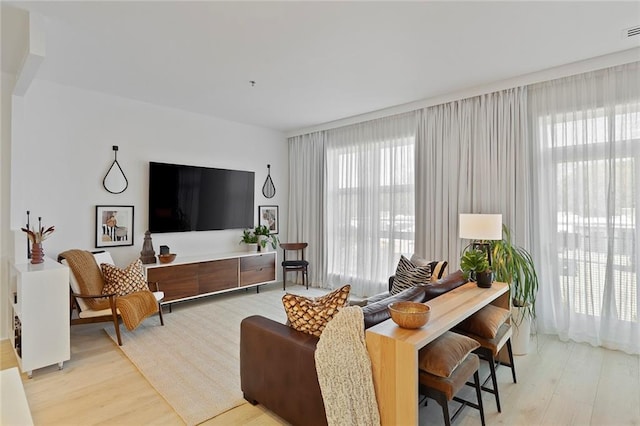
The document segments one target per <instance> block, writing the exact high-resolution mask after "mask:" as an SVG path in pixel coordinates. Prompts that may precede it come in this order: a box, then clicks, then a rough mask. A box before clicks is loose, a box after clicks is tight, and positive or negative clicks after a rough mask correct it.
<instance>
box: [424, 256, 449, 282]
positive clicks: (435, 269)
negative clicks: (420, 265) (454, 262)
mask: <svg viewBox="0 0 640 426" xmlns="http://www.w3.org/2000/svg"><path fill="white" fill-rule="evenodd" d="M429 266H431V281H438V280H439V279H440V278H444V277H446V276H447V267H448V266H449V262H447V261H446V260H440V261H438V260H435V261H433V262H431V263H429Z"/></svg>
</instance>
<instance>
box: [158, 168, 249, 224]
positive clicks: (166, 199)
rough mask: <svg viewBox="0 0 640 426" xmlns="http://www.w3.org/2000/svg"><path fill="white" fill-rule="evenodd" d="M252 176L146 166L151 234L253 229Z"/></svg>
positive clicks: (210, 169)
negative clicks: (147, 170) (147, 168)
mask: <svg viewBox="0 0 640 426" xmlns="http://www.w3.org/2000/svg"><path fill="white" fill-rule="evenodd" d="M254 183H255V173H254V172H247V171H241V170H225V169H213V168H208V167H197V166H182V165H177V164H165V163H155V162H150V163H149V231H151V233H162V232H184V231H211V230H219V229H240V228H253V223H254V220H253V219H254V211H253V209H254V205H253V199H254V193H255V191H254Z"/></svg>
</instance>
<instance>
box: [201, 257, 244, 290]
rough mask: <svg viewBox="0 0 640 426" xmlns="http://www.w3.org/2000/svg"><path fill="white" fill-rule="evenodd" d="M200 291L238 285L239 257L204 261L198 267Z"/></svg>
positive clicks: (224, 288)
mask: <svg viewBox="0 0 640 426" xmlns="http://www.w3.org/2000/svg"><path fill="white" fill-rule="evenodd" d="M198 284H199V288H200V293H212V292H214V291H219V290H227V289H230V288H235V287H238V259H225V260H213V261H211V262H203V263H200V264H199V268H198Z"/></svg>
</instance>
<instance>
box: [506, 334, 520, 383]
mask: <svg viewBox="0 0 640 426" xmlns="http://www.w3.org/2000/svg"><path fill="white" fill-rule="evenodd" d="M507 352H508V353H509V363H510V364H511V375H512V376H513V383H518V381H517V380H516V365H515V364H514V363H513V350H512V349H511V339H509V340H507Z"/></svg>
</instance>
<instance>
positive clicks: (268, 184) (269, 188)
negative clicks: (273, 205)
mask: <svg viewBox="0 0 640 426" xmlns="http://www.w3.org/2000/svg"><path fill="white" fill-rule="evenodd" d="M267 170H268V171H267V179H265V181H264V185H262V195H264V196H265V198H273V197H274V196H275V195H276V187H275V186H274V185H273V180H271V164H267Z"/></svg>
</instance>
